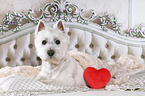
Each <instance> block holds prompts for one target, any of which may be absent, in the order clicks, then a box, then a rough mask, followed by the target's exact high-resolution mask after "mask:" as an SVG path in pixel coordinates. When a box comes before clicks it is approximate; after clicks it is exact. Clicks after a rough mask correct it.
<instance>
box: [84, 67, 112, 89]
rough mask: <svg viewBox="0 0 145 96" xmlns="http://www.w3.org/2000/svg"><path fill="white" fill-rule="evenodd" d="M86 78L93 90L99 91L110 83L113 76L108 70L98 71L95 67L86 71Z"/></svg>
mask: <svg viewBox="0 0 145 96" xmlns="http://www.w3.org/2000/svg"><path fill="white" fill-rule="evenodd" d="M84 78H85V80H86V82H87V84H88V85H89V86H90V87H91V88H93V89H99V88H103V87H105V86H106V84H107V83H108V82H109V81H110V78H111V74H110V72H109V70H108V69H106V68H101V69H100V70H96V69H95V68H93V67H88V68H86V69H85V71H84Z"/></svg>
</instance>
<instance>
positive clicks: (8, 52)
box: [0, 28, 145, 68]
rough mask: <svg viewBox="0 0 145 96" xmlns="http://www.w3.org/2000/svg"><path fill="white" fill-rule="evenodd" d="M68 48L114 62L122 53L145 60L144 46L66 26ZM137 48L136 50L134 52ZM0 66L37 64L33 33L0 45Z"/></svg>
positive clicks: (39, 60) (39, 62)
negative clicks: (132, 44)
mask: <svg viewBox="0 0 145 96" xmlns="http://www.w3.org/2000/svg"><path fill="white" fill-rule="evenodd" d="M67 31H68V36H69V42H70V43H69V50H77V51H81V52H85V53H89V54H91V55H93V56H94V57H95V58H99V59H101V60H104V61H109V62H114V61H117V60H118V58H119V57H120V56H121V55H122V54H131V55H133V56H135V57H137V58H138V59H139V60H141V61H142V62H143V63H144V62H145V59H144V55H145V48H144V47H133V46H127V45H123V44H119V43H117V42H114V41H112V40H109V39H105V38H104V37H103V36H98V35H96V34H93V33H90V32H87V31H83V30H80V29H76V28H68V30H67ZM136 50H137V52H136ZM0 53H1V54H0V68H1V67H4V66H11V67H15V66H21V65H31V66H37V65H40V64H41V59H40V58H39V57H38V56H37V55H36V53H35V45H34V33H32V34H28V35H25V36H23V37H21V38H18V39H16V40H12V41H10V42H8V43H5V44H2V45H0Z"/></svg>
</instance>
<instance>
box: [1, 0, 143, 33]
mask: <svg viewBox="0 0 145 96" xmlns="http://www.w3.org/2000/svg"><path fill="white" fill-rule="evenodd" d="M52 1H53V0H1V3H0V20H1V21H0V23H2V19H3V18H4V16H5V14H6V13H7V12H9V13H12V12H13V11H15V12H19V13H20V12H22V13H26V12H27V11H28V10H29V9H34V10H35V12H36V14H37V12H39V8H42V7H43V6H44V5H45V4H46V3H50V2H52ZM68 1H70V2H72V3H74V4H76V5H78V6H79V7H80V8H81V9H85V10H89V9H93V10H95V12H96V14H97V15H99V14H101V15H102V14H103V13H109V14H114V15H115V17H117V20H118V22H119V23H121V25H122V31H124V30H127V29H128V28H129V27H136V26H138V25H139V24H140V23H145V12H144V9H145V0H68ZM130 23H131V24H130Z"/></svg>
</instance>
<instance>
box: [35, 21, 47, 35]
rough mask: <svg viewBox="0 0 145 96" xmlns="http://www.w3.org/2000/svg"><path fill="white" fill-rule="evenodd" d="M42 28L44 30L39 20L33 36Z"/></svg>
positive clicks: (43, 25)
mask: <svg viewBox="0 0 145 96" xmlns="http://www.w3.org/2000/svg"><path fill="white" fill-rule="evenodd" d="M44 28H45V24H44V22H43V21H42V20H40V21H39V23H38V25H37V27H36V30H35V34H37V33H38V32H39V31H41V30H43V29H44Z"/></svg>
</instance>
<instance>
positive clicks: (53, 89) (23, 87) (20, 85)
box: [0, 76, 91, 96]
mask: <svg viewBox="0 0 145 96" xmlns="http://www.w3.org/2000/svg"><path fill="white" fill-rule="evenodd" d="M89 90H91V89H89V88H88V87H86V86H64V85H52V84H49V85H46V84H43V83H41V82H39V81H36V80H34V79H30V78H26V77H22V76H9V77H4V78H0V95H5V96H12V95H13V96H20V95H21V96H32V95H40V94H41V95H46V94H52V93H69V92H79V91H80V92H85V91H89Z"/></svg>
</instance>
